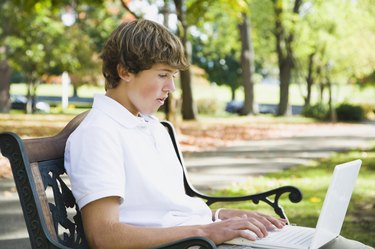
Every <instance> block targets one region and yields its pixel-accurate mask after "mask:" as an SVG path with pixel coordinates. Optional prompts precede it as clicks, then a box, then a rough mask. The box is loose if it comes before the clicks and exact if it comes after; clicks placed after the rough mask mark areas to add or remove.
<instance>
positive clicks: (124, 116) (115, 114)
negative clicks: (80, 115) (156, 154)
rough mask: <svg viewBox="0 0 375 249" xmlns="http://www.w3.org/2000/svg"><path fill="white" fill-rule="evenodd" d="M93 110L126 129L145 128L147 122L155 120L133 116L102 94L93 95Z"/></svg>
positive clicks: (149, 117)
mask: <svg viewBox="0 0 375 249" xmlns="http://www.w3.org/2000/svg"><path fill="white" fill-rule="evenodd" d="M92 108H93V109H97V110H99V111H101V112H103V113H105V114H106V115H108V116H109V117H110V118H112V119H113V120H115V121H116V122H118V123H120V124H121V125H123V126H125V127H126V128H136V127H146V126H147V123H148V122H151V121H155V120H157V118H156V117H154V116H151V115H141V116H139V117H136V116H134V115H133V114H132V113H131V112H129V111H128V109H126V108H125V107H124V106H122V105H121V104H120V103H118V102H117V101H116V100H114V99H112V98H110V97H108V96H105V95H103V94H95V95H94V103H93V105H92Z"/></svg>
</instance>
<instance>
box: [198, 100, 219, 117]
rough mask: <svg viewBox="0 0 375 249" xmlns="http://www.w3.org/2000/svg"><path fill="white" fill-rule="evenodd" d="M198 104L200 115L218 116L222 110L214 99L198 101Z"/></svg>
mask: <svg viewBox="0 0 375 249" xmlns="http://www.w3.org/2000/svg"><path fill="white" fill-rule="evenodd" d="M196 104H197V110H198V113H199V114H216V113H217V112H218V111H219V110H221V108H222V106H221V105H220V103H219V101H218V100H216V99H212V98H208V99H198V100H197V102H196Z"/></svg>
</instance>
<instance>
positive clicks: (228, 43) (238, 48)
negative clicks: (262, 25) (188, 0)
mask: <svg viewBox="0 0 375 249" xmlns="http://www.w3.org/2000/svg"><path fill="white" fill-rule="evenodd" d="M205 9H206V11H205V12H204V13H202V10H205ZM223 9H226V10H228V11H226V12H223V11H222V10H223ZM248 12H249V4H248V2H246V1H243V0H237V1H231V2H228V1H199V4H196V5H195V8H194V9H191V11H190V12H189V13H191V14H190V15H191V16H193V17H195V18H194V19H195V20H199V21H198V22H197V21H196V22H197V23H198V24H197V27H198V28H200V29H201V31H200V33H202V36H204V37H205V40H206V41H203V42H202V39H195V40H198V41H199V40H200V43H198V44H197V46H196V47H197V49H196V51H197V52H198V53H199V54H197V55H196V56H195V57H198V56H199V57H201V56H202V55H203V56H204V57H203V58H202V57H201V58H196V59H195V61H196V62H198V63H199V64H200V65H203V67H204V68H205V69H206V70H207V73H208V75H209V79H211V80H213V81H214V82H217V83H219V84H227V85H229V86H230V87H231V91H232V99H234V97H235V96H234V95H235V94H234V92H235V90H236V89H237V87H238V86H239V82H241V83H242V85H243V86H244V93H245V94H244V96H245V101H244V107H243V109H242V111H241V114H242V115H248V114H252V113H254V109H253V105H254V83H253V81H254V80H253V74H254V71H255V69H254V68H255V66H254V50H253V46H252V38H251V26H250V20H249V17H248ZM191 18H192V17H191ZM207 27H209V28H207ZM238 41H240V42H238ZM202 44H203V45H202ZM220 70H221V72H220Z"/></svg>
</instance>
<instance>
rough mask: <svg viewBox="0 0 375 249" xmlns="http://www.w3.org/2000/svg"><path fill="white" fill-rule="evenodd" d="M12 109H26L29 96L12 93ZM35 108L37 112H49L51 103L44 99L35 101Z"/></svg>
mask: <svg viewBox="0 0 375 249" xmlns="http://www.w3.org/2000/svg"><path fill="white" fill-rule="evenodd" d="M10 101H11V109H14V110H23V111H24V110H26V104H27V97H26V96H23V95H11V96H10ZM32 105H33V109H34V110H36V112H42V113H48V112H50V105H49V104H48V103H46V102H43V101H34V102H33V103H32Z"/></svg>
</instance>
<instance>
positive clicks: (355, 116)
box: [336, 103, 364, 122]
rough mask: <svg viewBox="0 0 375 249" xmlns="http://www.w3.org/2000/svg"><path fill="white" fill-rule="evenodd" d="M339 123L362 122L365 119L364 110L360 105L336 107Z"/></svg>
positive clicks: (344, 104)
mask: <svg viewBox="0 0 375 249" xmlns="http://www.w3.org/2000/svg"><path fill="white" fill-rule="evenodd" d="M336 115H337V120H338V121H356V122H358V121H361V120H363V119H364V110H363V108H362V107H361V106H359V105H352V104H347V103H343V104H340V105H339V106H338V107H336Z"/></svg>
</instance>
